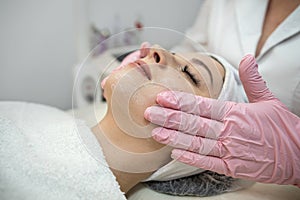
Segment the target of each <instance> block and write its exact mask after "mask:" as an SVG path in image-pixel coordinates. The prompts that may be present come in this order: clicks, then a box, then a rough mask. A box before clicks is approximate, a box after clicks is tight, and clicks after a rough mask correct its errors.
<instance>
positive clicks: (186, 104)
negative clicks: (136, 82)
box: [156, 91, 234, 121]
mask: <svg viewBox="0 0 300 200" xmlns="http://www.w3.org/2000/svg"><path fill="white" fill-rule="evenodd" d="M156 101H157V103H158V104H159V105H161V106H163V107H167V108H172V109H177V110H181V111H183V112H187V113H190V114H194V115H199V116H202V117H206V118H211V119H214V120H219V121H222V120H223V118H224V115H225V114H226V113H227V112H228V110H230V109H231V107H232V105H234V103H233V102H224V101H220V100H216V99H211V98H206V97H200V96H196V95H194V94H190V93H185V92H178V91H164V92H161V93H159V94H158V95H157V99H156Z"/></svg>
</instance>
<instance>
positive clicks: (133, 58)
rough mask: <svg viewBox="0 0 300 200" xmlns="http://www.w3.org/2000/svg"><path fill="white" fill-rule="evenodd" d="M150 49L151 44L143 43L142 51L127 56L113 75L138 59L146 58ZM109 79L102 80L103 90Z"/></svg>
mask: <svg viewBox="0 0 300 200" xmlns="http://www.w3.org/2000/svg"><path fill="white" fill-rule="evenodd" d="M149 47H150V43H148V42H143V43H142V44H141V47H140V49H139V50H137V51H135V52H133V53H131V54H129V55H128V56H126V57H125V58H124V59H123V60H122V62H121V64H120V65H119V67H117V68H116V69H114V70H113V71H112V73H115V72H116V71H118V70H120V69H122V68H123V67H125V66H126V65H127V64H129V63H132V62H134V61H136V60H138V59H140V58H143V57H145V56H146V55H147V53H148V51H149ZM107 79H108V77H105V78H104V79H103V80H102V82H101V87H102V89H103V87H104V85H105V82H106V80H107Z"/></svg>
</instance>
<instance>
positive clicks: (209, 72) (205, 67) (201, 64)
mask: <svg viewBox="0 0 300 200" xmlns="http://www.w3.org/2000/svg"><path fill="white" fill-rule="evenodd" d="M191 61H192V62H193V63H195V64H197V65H200V66H202V67H203V68H204V69H206V71H207V72H208V74H209V77H210V83H211V84H212V83H213V78H212V73H211V71H210V69H209V68H208V67H207V65H206V64H205V63H204V62H202V61H201V60H199V59H197V58H192V60H191Z"/></svg>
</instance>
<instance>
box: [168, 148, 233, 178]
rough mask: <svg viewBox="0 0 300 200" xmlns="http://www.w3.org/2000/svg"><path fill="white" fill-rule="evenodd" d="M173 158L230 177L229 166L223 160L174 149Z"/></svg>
mask: <svg viewBox="0 0 300 200" xmlns="http://www.w3.org/2000/svg"><path fill="white" fill-rule="evenodd" d="M171 157H172V158H173V159H175V160H178V161H180V162H183V163H185V164H188V165H191V166H194V167H198V168H202V169H205V170H210V171H214V172H217V173H219V174H225V175H226V176H228V175H229V170H228V167H227V164H226V163H225V162H224V161H223V160H222V159H221V158H217V157H213V156H204V155H200V154H196V153H192V152H189V151H185V150H180V149H174V150H173V151H172V154H171Z"/></svg>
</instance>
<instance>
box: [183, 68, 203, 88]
mask: <svg viewBox="0 0 300 200" xmlns="http://www.w3.org/2000/svg"><path fill="white" fill-rule="evenodd" d="M181 71H182V72H184V73H185V74H186V75H187V76H188V77H189V78H190V79H191V80H192V81H193V83H195V85H197V86H198V85H199V83H200V81H199V80H198V79H197V78H196V76H195V75H194V74H193V73H191V71H190V70H189V67H188V66H187V65H185V66H184V67H181Z"/></svg>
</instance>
